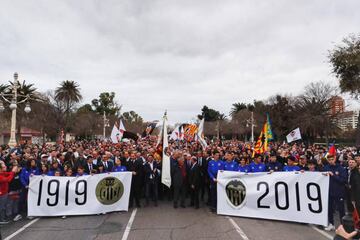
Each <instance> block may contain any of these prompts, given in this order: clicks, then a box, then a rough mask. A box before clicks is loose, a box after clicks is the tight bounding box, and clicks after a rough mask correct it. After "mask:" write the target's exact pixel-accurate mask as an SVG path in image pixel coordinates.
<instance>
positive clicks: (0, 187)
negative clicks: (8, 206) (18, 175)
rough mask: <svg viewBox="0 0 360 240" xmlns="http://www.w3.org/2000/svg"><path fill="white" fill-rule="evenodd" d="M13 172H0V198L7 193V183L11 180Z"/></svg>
mask: <svg viewBox="0 0 360 240" xmlns="http://www.w3.org/2000/svg"><path fill="white" fill-rule="evenodd" d="M13 178H14V172H0V196H3V195H5V194H7V193H8V192H9V182H11V180H13Z"/></svg>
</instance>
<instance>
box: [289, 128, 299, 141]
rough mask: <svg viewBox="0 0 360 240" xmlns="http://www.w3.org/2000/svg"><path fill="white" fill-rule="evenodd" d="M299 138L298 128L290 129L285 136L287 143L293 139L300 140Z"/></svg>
mask: <svg viewBox="0 0 360 240" xmlns="http://www.w3.org/2000/svg"><path fill="white" fill-rule="evenodd" d="M300 139H301V133H300V128H296V129H294V130H292V131H291V132H290V133H289V134H288V135H287V136H286V140H287V142H288V143H291V142H293V141H296V140H300Z"/></svg>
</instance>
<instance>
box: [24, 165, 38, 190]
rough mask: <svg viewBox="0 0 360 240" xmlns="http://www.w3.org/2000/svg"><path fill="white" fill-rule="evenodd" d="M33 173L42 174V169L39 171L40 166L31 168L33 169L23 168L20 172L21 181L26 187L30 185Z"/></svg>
mask: <svg viewBox="0 0 360 240" xmlns="http://www.w3.org/2000/svg"><path fill="white" fill-rule="evenodd" d="M31 174H34V175H40V171H39V169H38V168H31V169H27V168H23V169H22V170H21V172H20V182H21V184H22V185H23V186H24V187H26V186H29V182H30V175H31Z"/></svg>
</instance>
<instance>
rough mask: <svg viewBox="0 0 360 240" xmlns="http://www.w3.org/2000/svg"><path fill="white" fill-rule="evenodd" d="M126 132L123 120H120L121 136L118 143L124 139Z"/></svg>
mask: <svg viewBox="0 0 360 240" xmlns="http://www.w3.org/2000/svg"><path fill="white" fill-rule="evenodd" d="M125 131H126V129H125V126H124V124H123V122H122V120H121V119H120V127H119V133H120V134H119V138H118V141H119V142H120V141H121V139H122V138H123V136H124V132H125Z"/></svg>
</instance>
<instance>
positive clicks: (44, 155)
mask: <svg viewBox="0 0 360 240" xmlns="http://www.w3.org/2000/svg"><path fill="white" fill-rule="evenodd" d="M43 157H49V155H47V154H41V158H43Z"/></svg>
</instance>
